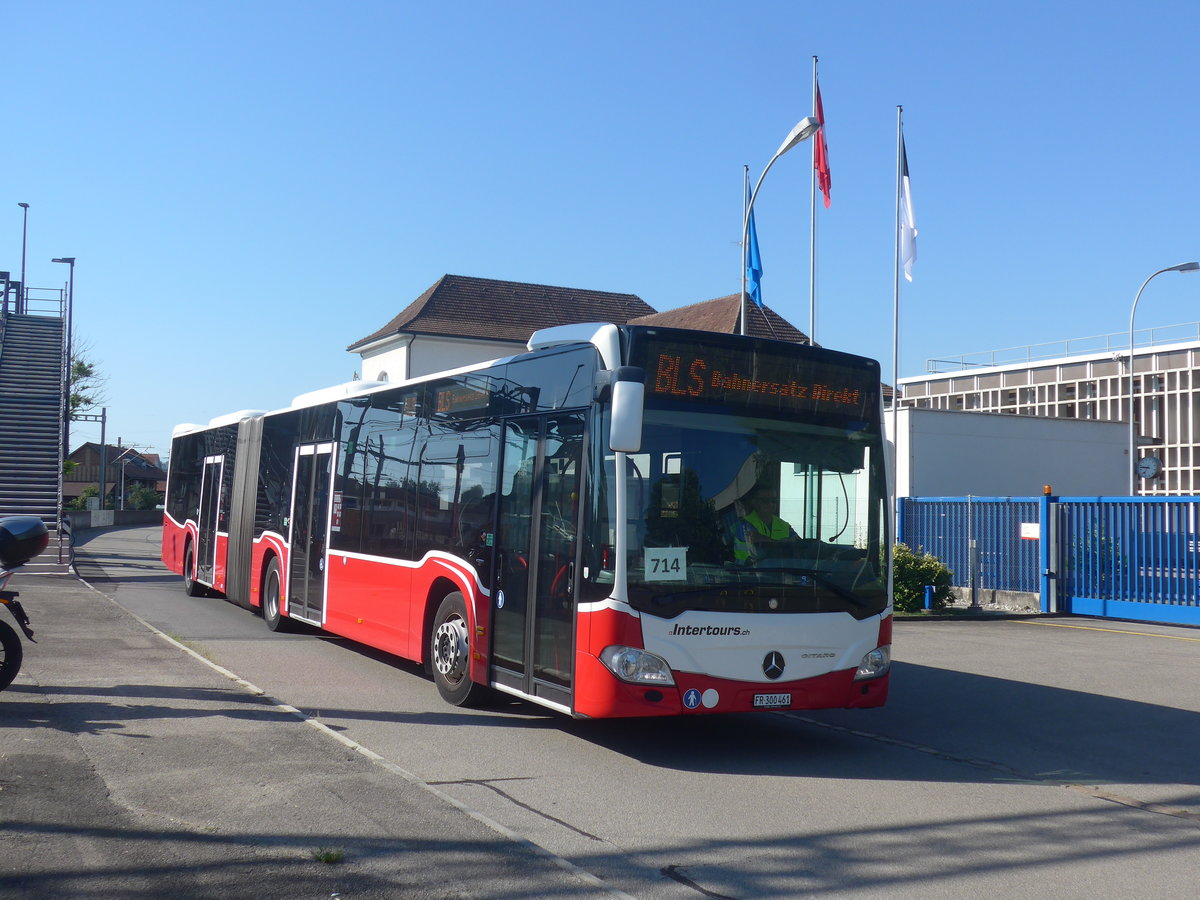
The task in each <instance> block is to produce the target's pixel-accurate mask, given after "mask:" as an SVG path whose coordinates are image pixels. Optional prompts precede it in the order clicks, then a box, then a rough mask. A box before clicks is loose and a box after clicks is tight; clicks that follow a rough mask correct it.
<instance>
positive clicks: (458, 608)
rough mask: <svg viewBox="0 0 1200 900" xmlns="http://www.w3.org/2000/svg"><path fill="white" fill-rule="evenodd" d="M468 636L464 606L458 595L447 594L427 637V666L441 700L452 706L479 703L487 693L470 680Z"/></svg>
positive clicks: (483, 688)
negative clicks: (431, 673)
mask: <svg viewBox="0 0 1200 900" xmlns="http://www.w3.org/2000/svg"><path fill="white" fill-rule="evenodd" d="M470 662H471V633H470V631H469V630H468V627H467V602H466V600H464V599H463V595H462V594H461V593H460V592H459V591H455V592H454V593H452V594H447V595H446V596H445V597H444V598H443V600H442V602H441V605H439V606H438V611H437V615H435V616H434V617H433V627H432V628H431V629H430V633H429V663H430V668H431V669H432V670H433V683H434V684H436V685H437V689H438V693H439V694H441V695H442V699H443V700H445V701H446V702H447V703H451V704H453V705H454V706H476V705H478V704H480V703H482V702H483V701H484V700H485V699H486V696H487V694H488V689H487V688H486V687H484V686H483V685H481V684H476V683H475V682H473V681H472V680H471V676H470V674H469V672H468V669H469V668H470Z"/></svg>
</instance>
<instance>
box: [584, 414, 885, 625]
mask: <svg viewBox="0 0 1200 900" xmlns="http://www.w3.org/2000/svg"><path fill="white" fill-rule="evenodd" d="M616 459H617V457H611V458H610V459H609V461H608V466H606V468H609V469H610V472H609V474H610V477H612V476H617V478H616V481H617V482H620V480H621V477H620V476H619V475H618V473H616V472H615V467H616ZM624 469H625V471H624V473H623V478H624V488H625V490H626V492H627V500H628V521H627V531H626V533H627V534H628V535H629V545H628V558H627V572H628V596H629V600H630V603H631V604H632V605H633V606H634V608H636V609H638V610H640V611H642V612H646V613H650V614H654V615H659V616H665V617H672V616H676V615H679V614H680V613H682V612H684V611H687V610H709V611H719V610H727V611H743V612H764V613H771V612H780V613H785V612H847V613H849V614H850V615H852V616H854V617H855V618H860V619H861V618H866V617H868V616H871V615H878V614H879V613H880V612H882V611H883V610H884V609H885V607H886V605H887V584H886V562H885V544H884V534H883V530H884V527H885V525H884V523H885V521H886V494H885V489H884V460H883V452H882V442H881V440H880V438H879V435H878V432H870V431H866V430H861V426H860V430H847V429H845V428H841V427H836V426H831V425H827V424H823V425H817V424H801V423H797V422H789V421H785V420H780V419H777V418H756V417H752V416H750V415H745V416H731V415H729V414H708V413H703V412H695V411H678V410H665V409H657V410H656V409H651V410H647V412H646V417H645V426H644V430H643V440H642V448H641V451H640V452H638V453H630V454H626V455H625V462H624Z"/></svg>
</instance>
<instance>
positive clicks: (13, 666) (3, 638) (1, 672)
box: [0, 622, 25, 691]
mask: <svg viewBox="0 0 1200 900" xmlns="http://www.w3.org/2000/svg"><path fill="white" fill-rule="evenodd" d="M24 655H25V650H24V648H23V647H22V646H21V639H20V638H19V637H17V633H16V632H15V631H13V630H12V628H11V627H9V624H8V623H7V622H0V691H2V690H4V689H5V688H6V687H8V686H9V685H10V684H12V682H13V679H14V678H16V677H17V673H18V672H20V671H21V659H22V658H23V657H24Z"/></svg>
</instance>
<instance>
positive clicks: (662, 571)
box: [645, 547, 687, 581]
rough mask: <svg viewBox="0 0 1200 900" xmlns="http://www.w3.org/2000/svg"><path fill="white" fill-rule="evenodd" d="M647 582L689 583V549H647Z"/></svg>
mask: <svg viewBox="0 0 1200 900" xmlns="http://www.w3.org/2000/svg"><path fill="white" fill-rule="evenodd" d="M645 580H646V581H687V547H647V548H646V575H645Z"/></svg>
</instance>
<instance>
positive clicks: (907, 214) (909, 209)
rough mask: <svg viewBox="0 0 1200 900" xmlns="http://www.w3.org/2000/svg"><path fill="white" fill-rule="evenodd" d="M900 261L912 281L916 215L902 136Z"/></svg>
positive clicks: (915, 247) (905, 273) (914, 257)
mask: <svg viewBox="0 0 1200 900" xmlns="http://www.w3.org/2000/svg"><path fill="white" fill-rule="evenodd" d="M900 261H901V264H902V265H903V266H904V277H905V278H906V279H907V280H909V281H912V267H913V263H914V262H916V261H917V217H916V215H915V214H914V213H913V202H912V187H911V186H910V185H909V183H908V152H907V150H906V149H905V147H904V137H903V136H901V138H900Z"/></svg>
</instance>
